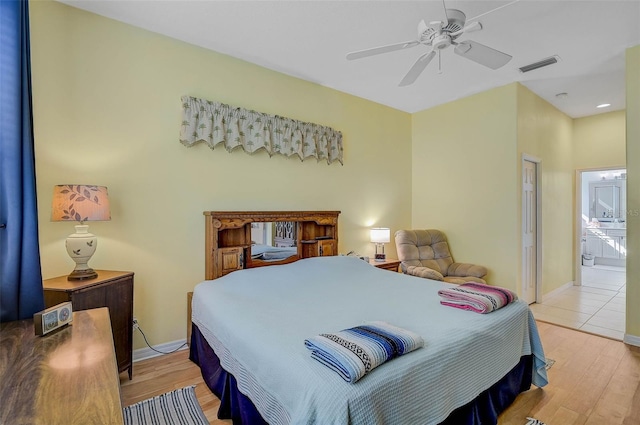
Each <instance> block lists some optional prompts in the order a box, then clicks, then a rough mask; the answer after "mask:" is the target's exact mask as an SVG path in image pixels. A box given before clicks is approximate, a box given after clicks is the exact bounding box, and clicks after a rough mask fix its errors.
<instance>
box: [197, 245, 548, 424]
mask: <svg viewBox="0 0 640 425" xmlns="http://www.w3.org/2000/svg"><path fill="white" fill-rule="evenodd" d="M448 286H452V285H451V284H448V283H444V282H439V281H431V280H428V279H423V278H416V277H412V276H407V275H402V274H400V273H393V272H389V271H386V270H382V269H379V268H376V267H373V266H371V265H369V264H367V263H365V262H363V261H361V260H359V259H358V258H355V257H348V256H331V257H316V258H307V259H302V260H299V261H297V262H294V263H290V264H285V265H277V266H271V267H260V268H253V269H246V270H238V271H235V272H233V273H229V274H227V275H225V276H223V277H221V278H218V279H215V280H206V281H203V282H201V283H200V284H198V285H196V287H195V289H194V293H193V299H192V316H191V318H192V322H193V324H192V326H193V332H192V334H191V346H190V350H191V359H192V360H193V361H194V362H196V363H197V364H199V366H200V368H201V370H202V374H203V377H204V380H205V382H207V385H208V386H209V387H210V388H211V389H212V391H213V392H214V393H215V394H216V395H217V396H218V397H219V398H220V399H221V407H220V410H219V413H218V414H219V417H221V418H233V419H234V424H235V423H244V424H254V423H258V424H259V423H270V424H308V423H317V424H414V423H415V424H426V425H428V424H456V425H459V424H480V423H482V424H488V423H496V421H497V416H498V414H499V413H500V412H502V411H503V410H504V409H505V408H506V407H508V405H509V404H511V403H512V402H513V400H514V399H515V397H516V396H517V394H519V393H520V392H522V391H525V390H527V389H529V387H530V385H531V384H532V383H533V384H534V385H536V386H539V387H542V386H544V385H546V383H547V377H546V369H545V358H544V352H543V348H542V345H541V342H540V339H539V336H538V332H537V328H536V324H535V320H534V319H533V316H532V314H531V311H530V310H529V308H528V306H527V304H526V303H524V302H522V301H516V302H514V303H511V304H509V305H507V306H506V307H503V308H501V309H499V310H496V311H494V312H492V313H489V314H478V313H474V312H469V311H463V310H460V309H456V308H452V307H446V306H442V305H440V303H439V297H438V295H437V291H438V290H439V289H441V288H444V287H448ZM367 321H385V322H388V323H391V324H393V325H395V326H399V327H402V328H405V329H407V330H410V331H412V332H416V333H418V334H419V335H421V336H422V337H423V338H424V341H425V346H424V347H423V348H420V349H418V350H415V351H413V352H411V353H408V354H406V355H404V356H401V357H397V358H395V359H393V360H391V361H389V362H387V363H385V364H383V365H381V366H379V367H377V368H376V369H374V370H372V371H371V372H369V373H368V374H367V375H365V376H364V377H363V378H362V379H360V380H359V381H357V382H355V383H347V382H345V381H344V380H343V379H341V378H340V376H339V375H338V374H336V373H335V372H334V371H332V370H330V369H329V368H327V367H326V366H324V365H322V364H321V363H319V362H317V361H315V360H313V359H312V358H311V356H310V353H309V350H307V349H306V347H305V344H304V340H305V339H306V338H309V337H311V336H314V335H318V334H320V333H325V332H337V331H340V330H342V329H345V328H349V327H353V326H357V325H360V324H362V323H364V322H367Z"/></svg>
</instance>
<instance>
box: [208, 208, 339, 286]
mask: <svg viewBox="0 0 640 425" xmlns="http://www.w3.org/2000/svg"><path fill="white" fill-rule="evenodd" d="M203 214H204V216H205V279H216V278H218V277H221V276H223V275H225V274H227V273H231V272H232V271H235V270H239V269H244V268H252V267H262V266H268V265H276V264H286V263H291V262H293V261H297V260H299V259H301V258H309V257H317V256H323V255H336V253H337V251H338V215H339V214H340V211H205V212H204V213H203ZM269 222H272V223H273V222H291V223H294V225H295V235H296V239H295V240H294V239H291V240H290V242H291V244H292V245H293V247H292V248H294V249H293V250H292V251H293V254H292V255H291V256H290V257H288V258H285V259H278V260H271V261H265V260H261V259H256V258H252V252H251V250H252V247H253V245H254V244H253V241H252V239H251V224H252V223H269ZM289 226H290V227H293V226H291V225H289ZM279 240H282V239H279ZM277 242H278V241H276V244H277Z"/></svg>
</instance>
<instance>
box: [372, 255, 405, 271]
mask: <svg viewBox="0 0 640 425" xmlns="http://www.w3.org/2000/svg"><path fill="white" fill-rule="evenodd" d="M369 264H371V265H372V266H376V267H377V268H379V269H385V270H389V271H392V272H397V271H398V267H400V260H395V259H393V258H387V259H386V260H384V261H376V260H374V259H373V258H371V259H370V260H369Z"/></svg>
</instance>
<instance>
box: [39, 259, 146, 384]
mask: <svg viewBox="0 0 640 425" xmlns="http://www.w3.org/2000/svg"><path fill="white" fill-rule="evenodd" d="M96 272H97V273H98V276H97V277H96V278H93V279H87V280H82V281H70V280H67V276H66V275H65V276H59V277H55V278H52V279H45V280H44V281H43V282H42V286H43V290H44V302H45V307H47V308H49V307H52V306H55V305H57V304H60V303H63V302H67V301H70V302H71V304H72V308H73V311H81V310H89V309H94V308H100V307H107V308H108V309H109V319H110V322H111V332H112V334H113V344H114V347H115V351H116V360H117V364H118V372H124V371H127V372H128V375H129V379H132V378H133V277H134V273H133V272H129V271H116V270H96Z"/></svg>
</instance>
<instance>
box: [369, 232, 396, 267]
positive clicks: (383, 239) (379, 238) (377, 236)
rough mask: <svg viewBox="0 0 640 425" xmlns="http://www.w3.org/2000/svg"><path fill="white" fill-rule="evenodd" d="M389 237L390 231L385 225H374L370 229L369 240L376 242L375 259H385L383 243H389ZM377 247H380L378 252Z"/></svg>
mask: <svg viewBox="0 0 640 425" xmlns="http://www.w3.org/2000/svg"><path fill="white" fill-rule="evenodd" d="M390 238H391V231H390V230H389V228H387V227H374V228H373V229H371V242H373V243H375V244H376V256H375V259H376V261H384V260H385V259H386V256H385V254H384V244H386V243H389V241H390V240H391V239H390ZM378 248H380V251H381V252H378Z"/></svg>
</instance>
